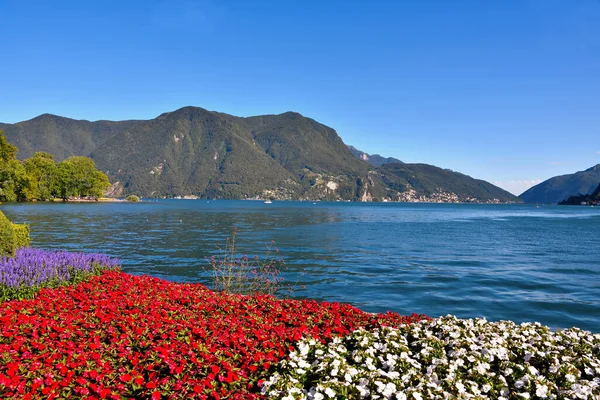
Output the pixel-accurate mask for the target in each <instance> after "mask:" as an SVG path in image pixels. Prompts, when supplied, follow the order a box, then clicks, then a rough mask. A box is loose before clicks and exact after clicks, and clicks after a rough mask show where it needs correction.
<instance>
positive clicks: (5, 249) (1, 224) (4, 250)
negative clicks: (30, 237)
mask: <svg viewBox="0 0 600 400" xmlns="http://www.w3.org/2000/svg"><path fill="white" fill-rule="evenodd" d="M15 249H16V246H15V230H14V227H13V224H12V222H10V220H9V219H8V218H7V217H6V215H4V213H3V212H2V211H0V256H14V255H15Z"/></svg>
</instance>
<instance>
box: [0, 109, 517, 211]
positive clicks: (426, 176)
mask: <svg viewBox="0 0 600 400" xmlns="http://www.w3.org/2000/svg"><path fill="white" fill-rule="evenodd" d="M0 129H4V131H5V133H6V137H7V138H8V140H10V141H11V142H12V143H14V144H15V145H16V146H17V147H18V148H19V149H20V150H19V153H18V154H17V156H18V157H19V158H20V159H23V158H27V157H30V156H31V155H32V154H33V153H34V152H36V151H45V152H48V153H50V154H52V155H54V157H55V158H56V160H57V161H60V160H62V159H64V158H66V157H69V156H72V155H84V156H89V157H91V158H92V159H93V160H94V161H95V162H96V165H97V166H98V168H100V169H101V170H103V171H105V172H106V173H107V174H108V176H109V178H110V180H111V182H112V183H113V184H114V186H115V189H116V190H115V191H114V192H113V193H114V194H115V195H125V194H129V193H135V194H139V195H143V196H178V195H197V196H200V197H207V198H232V199H240V198H241V199H243V198H265V197H271V198H275V199H329V200H336V199H340V200H363V201H369V200H407V199H408V197H410V199H412V200H409V201H441V199H442V197H443V196H442V197H440V195H441V194H442V193H445V195H444V196H446V197H444V198H448V199H449V198H452V199H454V201H459V200H460V201H473V200H474V199H475V200H478V201H483V202H487V201H518V199H517V198H516V197H515V196H513V195H511V194H510V193H508V192H506V191H503V190H502V189H499V188H497V187H495V186H493V185H491V184H489V183H487V182H482V181H476V180H473V179H472V178H470V177H467V176H465V175H462V174H459V173H456V172H452V171H448V170H442V169H440V168H437V167H433V166H425V165H420V164H411V165H405V164H401V163H395V164H387V165H392V167H388V166H387V165H383V166H381V167H377V166H373V165H370V164H368V163H367V162H364V161H362V160H360V159H358V158H357V157H356V156H354V155H353V153H352V152H351V150H350V149H349V148H348V147H347V146H346V145H345V144H344V143H343V141H342V140H341V138H340V137H339V136H338V135H337V133H336V132H335V130H333V129H331V128H329V127H327V126H325V125H322V124H320V123H318V122H317V121H315V120H312V119H310V118H306V117H304V116H302V115H300V114H298V113H293V112H287V113H284V114H279V115H263V116H256V117H248V118H241V117H235V116H232V115H228V114H223V113H218V112H212V111H207V110H205V109H202V108H198V107H184V108H181V109H179V110H176V111H173V112H168V113H164V114H161V115H160V116H158V117H157V118H154V119H151V120H145V121H119V122H113V121H96V122H90V121H79V120H73V119H69V118H64V117H59V116H54V115H49V114H44V115H41V116H39V117H36V118H34V119H32V120H29V121H24V122H20V123H17V124H0ZM394 166H395V167H394ZM404 192H405V193H404ZM407 196H408V197H407ZM448 196H450V197H448ZM452 196H454V197H452Z"/></svg>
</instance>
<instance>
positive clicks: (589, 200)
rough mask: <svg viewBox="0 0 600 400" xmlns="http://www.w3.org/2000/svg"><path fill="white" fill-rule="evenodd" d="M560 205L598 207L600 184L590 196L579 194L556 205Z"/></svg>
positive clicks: (599, 203) (599, 202)
mask: <svg viewBox="0 0 600 400" xmlns="http://www.w3.org/2000/svg"><path fill="white" fill-rule="evenodd" d="M558 204H560V205H564V206H566V205H572V206H579V205H600V184H598V187H597V188H596V190H594V191H593V192H592V194H580V195H577V196H570V197H569V198H568V199H566V200H563V201H561V202H560V203H558Z"/></svg>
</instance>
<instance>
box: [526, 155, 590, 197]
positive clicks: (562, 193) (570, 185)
mask: <svg viewBox="0 0 600 400" xmlns="http://www.w3.org/2000/svg"><path fill="white" fill-rule="evenodd" d="M599 184H600V164H598V165H595V166H593V167H591V168H588V169H586V170H585V171H579V172H576V173H574V174H568V175H561V176H555V177H554V178H550V179H548V180H545V181H544V182H542V183H540V184H537V185H535V186H534V187H532V188H530V189H529V190H527V191H525V192H523V193H522V194H521V195H520V196H519V197H520V198H521V199H522V200H523V201H524V202H525V203H545V204H556V203H558V202H561V201H563V200H566V199H568V198H569V197H571V196H577V195H587V194H591V193H592V192H593V191H594V189H596V188H597V187H598V185H599Z"/></svg>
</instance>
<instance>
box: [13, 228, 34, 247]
mask: <svg viewBox="0 0 600 400" xmlns="http://www.w3.org/2000/svg"><path fill="white" fill-rule="evenodd" d="M12 227H13V231H14V232H15V249H20V248H21V247H29V245H30V244H31V237H30V236H29V225H27V224H12Z"/></svg>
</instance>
